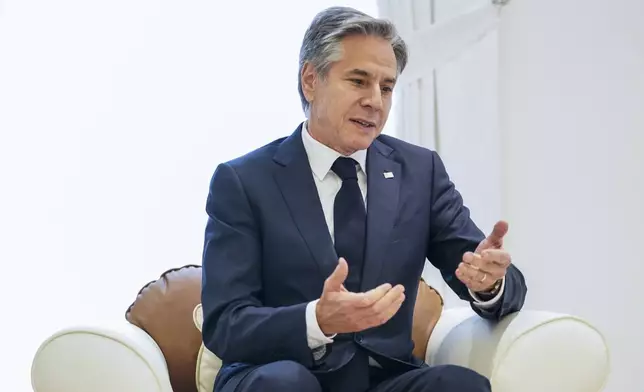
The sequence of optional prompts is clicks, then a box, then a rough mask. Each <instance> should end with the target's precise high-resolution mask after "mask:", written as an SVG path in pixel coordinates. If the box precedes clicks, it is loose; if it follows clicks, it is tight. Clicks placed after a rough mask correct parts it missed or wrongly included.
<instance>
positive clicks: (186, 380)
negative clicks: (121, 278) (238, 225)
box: [125, 265, 212, 392]
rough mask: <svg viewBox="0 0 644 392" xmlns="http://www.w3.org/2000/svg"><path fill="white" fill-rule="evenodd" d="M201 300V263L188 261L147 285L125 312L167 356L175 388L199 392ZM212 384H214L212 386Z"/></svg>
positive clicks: (178, 391)
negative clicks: (198, 308)
mask: <svg viewBox="0 0 644 392" xmlns="http://www.w3.org/2000/svg"><path fill="white" fill-rule="evenodd" d="M200 302H201V266H198V265H186V266H184V267H181V268H176V269H171V270H169V271H166V272H164V273H163V274H161V276H160V277H159V279H157V280H154V281H152V282H150V283H148V284H147V285H145V286H144V287H143V288H142V289H141V291H140V292H139V294H138V295H137V297H136V300H135V301H134V303H133V304H132V305H130V307H129V308H128V310H127V312H126V313H125V318H126V319H127V321H129V322H130V323H132V324H134V325H136V326H138V327H139V328H141V329H142V330H144V331H145V332H147V333H148V334H149V335H150V336H151V337H152V339H154V341H155V342H156V343H157V345H158V346H159V347H160V349H161V351H162V352H163V355H164V357H165V360H166V363H167V366H168V372H169V374H170V383H171V384H172V390H173V392H195V391H197V386H196V383H195V368H196V366H197V357H198V353H199V349H200V347H201V342H202V338H201V332H200V331H199V330H198V329H197V328H195V324H194V322H193V311H194V309H195V306H196V305H197V304H198V303H200ZM211 388H212V386H211Z"/></svg>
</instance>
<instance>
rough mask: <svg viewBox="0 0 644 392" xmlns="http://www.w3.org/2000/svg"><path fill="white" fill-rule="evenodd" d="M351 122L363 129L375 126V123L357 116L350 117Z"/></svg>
mask: <svg viewBox="0 0 644 392" xmlns="http://www.w3.org/2000/svg"><path fill="white" fill-rule="evenodd" d="M350 120H351V122H352V123H354V124H356V125H358V126H359V127H360V128H362V129H365V130H370V129H374V128H375V127H376V123H374V122H371V121H367V120H362V119H359V118H352V119H350Z"/></svg>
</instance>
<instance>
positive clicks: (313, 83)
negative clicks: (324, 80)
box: [300, 62, 318, 104]
mask: <svg viewBox="0 0 644 392" xmlns="http://www.w3.org/2000/svg"><path fill="white" fill-rule="evenodd" d="M300 79H301V81H302V92H303V93H304V97H305V98H306V100H307V101H308V102H309V104H311V103H313V99H314V97H315V89H316V88H317V86H318V75H317V72H316V71H315V67H313V65H311V63H309V62H307V63H305V64H304V67H302V73H301V75H300Z"/></svg>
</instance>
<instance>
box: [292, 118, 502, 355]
mask: <svg viewBox="0 0 644 392" xmlns="http://www.w3.org/2000/svg"><path fill="white" fill-rule="evenodd" d="M302 142H303V143H304V149H305V150H306V154H307V156H308V159H309V165H310V166H311V171H312V172H313V178H314V180H315V186H316V187H317V190H318V194H319V196H320V202H321V203H322V210H323V212H324V219H325V220H326V224H327V227H328V228H329V232H330V234H331V239H333V238H334V236H333V233H334V231H333V203H334V202H335V196H336V194H337V193H338V191H339V190H340V187H341V186H342V180H341V179H340V177H338V175H337V174H335V172H333V171H332V170H331V166H332V165H333V163H334V162H335V160H336V159H338V158H339V157H341V156H343V155H342V154H340V153H339V152H337V151H335V150H333V149H331V148H329V147H327V146H325V145H324V144H322V143H320V142H318V141H317V140H315V139H313V137H312V136H311V135H310V134H309V132H308V128H307V122H304V124H303V126H302ZM350 157H351V158H353V159H354V160H355V161H356V162H358V166H359V168H358V185H359V186H360V191H361V192H362V197H363V199H364V200H365V205H366V196H367V174H366V173H367V167H366V164H367V151H366V150H360V151H356V152H355V153H354V154H352V155H351V156H350ZM504 288H505V279H504V280H503V282H502V284H501V289H500V290H499V293H498V294H497V295H496V296H495V297H494V298H493V299H491V300H490V301H487V302H484V301H481V300H480V298H478V297H477V296H476V294H474V293H473V292H472V291H470V295H471V296H472V299H474V301H475V304H476V305H477V306H480V307H482V308H485V307H490V306H492V305H494V304H495V303H496V302H497V301H498V300H499V298H501V295H503V291H504ZM317 302H318V300H315V301H312V302H310V303H309V304H308V305H307V307H306V329H307V338H308V344H309V347H310V348H311V349H312V350H316V349H318V348H321V347H322V346H324V345H326V344H330V343H333V337H334V336H326V335H325V334H324V333H323V332H322V330H321V329H320V326H319V324H318V321H317V317H316V314H315V313H316V312H315V308H316V304H317Z"/></svg>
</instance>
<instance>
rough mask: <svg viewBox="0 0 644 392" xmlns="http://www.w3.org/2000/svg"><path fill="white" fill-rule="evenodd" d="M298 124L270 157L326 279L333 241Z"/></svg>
mask: <svg viewBox="0 0 644 392" xmlns="http://www.w3.org/2000/svg"><path fill="white" fill-rule="evenodd" d="M301 132H302V126H301V125H300V127H299V128H298V129H297V130H296V131H295V132H294V133H293V134H292V135H291V136H290V137H288V138H287V139H286V140H285V141H284V142H282V144H281V145H280V147H279V149H278V151H277V153H276V154H275V157H274V160H275V162H277V163H278V164H279V165H280V167H278V169H277V170H276V171H275V180H276V181H277V184H278V186H279V188H280V190H281V192H282V196H283V197H284V200H285V201H286V204H287V206H288V209H289V211H290V213H291V216H292V217H293V220H294V221H295V225H296V226H297V228H298V230H299V232H300V234H301V235H302V237H303V238H304V240H305V241H306V244H307V246H308V248H309V250H310V252H311V255H312V257H313V258H314V259H315V261H316V262H317V263H318V267H319V269H320V273H321V274H322V276H323V278H324V279H326V278H327V277H328V275H329V274H331V272H332V271H333V269H334V268H335V266H336V265H337V261H338V257H337V256H336V254H335V249H334V247H333V241H332V239H331V235H330V234H329V229H328V226H327V224H326V220H325V219H324V212H323V210H322V204H321V202H320V196H319V194H318V190H317V187H316V186H315V182H314V180H313V173H312V172H311V166H310V165H309V160H308V157H307V155H306V151H305V150H304V144H303V143H302V133H301Z"/></svg>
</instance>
